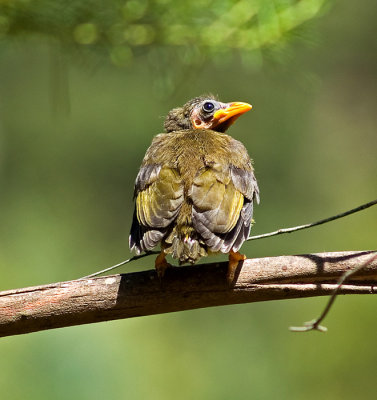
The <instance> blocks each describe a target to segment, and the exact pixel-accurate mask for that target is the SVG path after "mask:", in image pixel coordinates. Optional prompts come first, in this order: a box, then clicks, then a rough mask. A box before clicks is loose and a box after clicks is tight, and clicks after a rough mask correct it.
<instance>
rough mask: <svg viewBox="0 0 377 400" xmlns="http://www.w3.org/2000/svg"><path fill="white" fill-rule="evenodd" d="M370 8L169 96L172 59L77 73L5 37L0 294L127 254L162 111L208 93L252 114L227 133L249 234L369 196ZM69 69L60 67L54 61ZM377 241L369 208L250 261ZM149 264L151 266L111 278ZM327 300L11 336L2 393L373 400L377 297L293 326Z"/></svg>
mask: <svg viewBox="0 0 377 400" xmlns="http://www.w3.org/2000/svg"><path fill="white" fill-rule="evenodd" d="M376 12H377V6H376V3H374V2H368V1H363V2H358V3H355V2H353V1H350V0H347V1H342V2H340V1H337V2H334V3H332V7H331V9H328V10H327V12H326V13H324V14H323V15H319V16H317V17H316V18H314V19H312V20H310V21H308V22H306V23H305V24H304V28H305V29H303V30H301V31H300V32H299V33H297V36H298V38H293V39H292V41H291V42H290V44H289V45H288V46H286V47H284V48H282V49H280V50H279V55H278V56H277V57H276V55H274V56H272V55H271V57H270V56H269V53H268V52H259V51H255V52H251V53H249V56H250V60H251V62H248V61H247V57H243V56H240V55H239V54H238V55H234V56H229V54H228V55H227V56H226V57H225V56H224V57H221V56H219V55H217V56H214V57H213V59H211V57H209V58H208V59H207V60H206V62H205V63H203V65H202V66H201V67H198V66H195V68H194V67H192V66H189V67H187V75H186V73H184V74H183V75H184V77H186V78H185V79H183V80H179V79H177V80H176V81H173V83H172V85H173V87H174V86H175V88H176V90H171V86H169V85H166V82H165V83H164V77H165V78H166V76H169V74H170V70H169V69H171V70H172V71H171V73H172V76H176V75H177V74H176V72H177V71H175V68H181V66H180V64H178V65H175V64H174V63H173V64H169V65H168V69H167V71H165V72H162V73H161V72H159V73H155V72H153V73H152V72H151V68H150V65H148V62H150V61H148V57H149V56H147V55H141V56H140V58H136V59H135V61H134V62H133V63H132V64H130V65H129V66H125V67H123V68H116V67H114V66H113V65H110V63H108V62H107V61H105V60H104V61H103V62H101V63H100V62H98V61H96V62H95V63H94V64H91V63H87V64H86V63H84V62H80V61H78V62H77V60H74V58H73V57H71V55H66V53H65V52H64V51H63V50H59V49H58V48H57V47H55V46H54V45H51V43H50V42H47V41H46V40H45V39H43V38H38V37H36V38H35V37H34V38H31V39H28V38H27V39H25V40H21V41H5V42H3V43H2V45H1V53H0V57H1V63H0V82H1V85H0V276H1V280H0V289H1V290H6V289H11V288H17V287H24V286H32V285H39V284H44V283H50V282H56V281H63V280H70V279H75V278H78V277H81V276H84V275H88V274H90V273H93V272H95V271H97V270H99V269H102V268H105V267H107V266H110V265H112V264H115V263H117V262H120V261H122V260H123V259H126V258H128V257H129V256H130V253H129V250H128V232H129V228H130V223H131V217H132V211H133V203H132V192H133V182H134V179H135V177H136V174H137V171H138V168H139V165H140V163H141V160H142V158H143V155H144V153H145V150H146V148H147V147H148V146H149V144H150V142H151V139H152V137H153V136H154V135H155V134H157V133H160V132H161V131H162V124H163V118H164V116H165V115H166V113H167V112H168V111H169V110H170V109H171V108H173V107H175V106H177V105H181V104H183V103H185V102H186V101H187V100H188V99H190V98H191V97H194V96H197V95H199V94H202V93H207V92H212V93H215V94H217V95H218V96H219V98H220V99H221V100H222V101H246V102H249V103H251V104H253V110H252V111H251V112H250V113H248V114H246V115H245V116H243V117H242V118H240V119H239V120H238V121H237V123H236V124H235V125H234V126H233V127H232V128H231V129H230V130H229V133H230V134H231V135H233V136H234V137H235V138H237V139H239V140H241V141H242V142H243V143H244V144H245V146H246V147H247V149H248V150H249V153H250V155H251V157H252V158H253V159H254V161H255V169H256V176H257V178H258V181H259V186H260V190H261V204H260V205H259V206H258V207H256V209H255V220H256V224H255V226H254V228H253V231H252V234H259V233H264V232H269V231H271V230H275V229H278V228H280V227H288V226H294V225H298V224H302V223H306V222H312V221H316V220H317V219H321V218H324V217H327V216H330V215H333V214H337V213H339V212H342V211H345V210H347V209H350V208H353V207H356V206H357V205H359V204H362V203H365V202H367V201H370V200H373V199H374V198H376V193H377V191H376V189H377V184H376V182H377V156H376V149H377V135H376V127H377V118H376V88H377V87H376V86H377V85H376V68H377V57H376V55H377V45H376V40H375V37H376V29H375V16H376ZM0 22H1V21H0ZM0 25H1V24H0ZM157 50H158V49H157ZM171 51H172V52H173V53H174V50H171ZM60 57H63V59H64V60H65V61H64V63H65V64H64V65H65V67H63V68H61V67H56V66H54V65H55V63H56V61H59V59H60ZM177 57H179V54H178V53H177ZM173 59H174V57H173ZM245 60H246V61H245ZM180 72H182V71H180ZM64 74H66V77H64ZM376 232H377V209H373V208H372V209H369V210H367V211H364V212H362V213H358V214H355V215H353V216H350V217H347V218H344V219H342V220H339V221H336V222H333V223H330V224H327V225H323V226H321V227H317V228H313V229H310V230H307V231H303V232H300V233H295V234H291V235H286V236H279V237H276V238H271V239H264V240H260V241H253V242H249V243H246V244H245V245H244V246H243V248H242V250H243V251H244V252H245V253H246V254H247V256H248V257H264V256H273V255H283V254H298V253H308V252H322V251H341V250H368V249H376ZM219 259H225V256H224V257H219ZM152 265H153V260H152V259H151V258H144V259H143V260H140V261H139V262H136V263H134V264H132V265H129V267H127V268H124V269H123V270H120V271H119V272H127V271H131V270H142V269H149V268H151V267H152ZM325 302H326V299H324V298H316V299H302V300H290V301H284V302H270V303H260V304H246V305H237V306H227V307H218V308H209V309H203V310H195V311H186V312H182V313H172V314H167V315H159V316H151V317H144V318H136V319H132V320H122V321H114V322H108V323H100V324H94V325H88V326H79V327H72V328H64V329H59V330H55V331H46V332H40V333H34V334H29V335H25V336H19V337H17V336H16V337H9V338H4V339H1V341H0V354H1V361H0V388H1V392H2V393H7V396H8V397H7V398H9V399H24V398H28V399H44V398H51V397H53V398H55V399H66V398H77V399H99V398H104V397H106V398H109V399H120V398H130V399H176V398H180V399H193V398H196V399H229V398H266V399H275V398H281V399H288V398H289V399H292V398H293V399H295V398H306V399H317V398H321V399H323V400H326V399H331V400H334V399H342V400H344V399H354V398H355V397H356V396H357V397H358V398H363V399H372V398H374V396H375V385H374V379H375V371H376V368H377V362H376V359H377V350H376V346H375V345H374V342H375V338H376V329H377V323H376V319H375V303H376V301H375V298H374V297H372V296H365V297H363V296H348V297H347V296H346V297H340V298H339V299H338V300H337V301H336V304H335V307H334V308H333V310H332V311H331V313H330V315H329V317H328V318H327V320H326V321H325V325H326V326H327V327H328V328H329V332H328V333H327V334H321V333H318V332H311V333H307V334H295V333H291V332H289V331H288V329H287V328H288V326H290V325H299V324H301V323H302V322H304V321H307V320H310V319H312V318H313V317H315V316H317V315H318V314H319V312H320V310H321V309H322V307H323V306H324V304H325Z"/></svg>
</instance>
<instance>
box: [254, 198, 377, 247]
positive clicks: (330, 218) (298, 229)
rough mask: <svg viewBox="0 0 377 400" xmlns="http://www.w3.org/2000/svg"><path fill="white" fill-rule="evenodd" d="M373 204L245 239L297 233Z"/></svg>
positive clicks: (375, 202)
mask: <svg viewBox="0 0 377 400" xmlns="http://www.w3.org/2000/svg"><path fill="white" fill-rule="evenodd" d="M375 204H377V199H376V200H373V201H370V202H369V203H365V204H363V205H361V206H359V207H356V208H353V209H352V210H349V211H346V212H344V213H341V214H338V215H334V216H333V217H329V218H325V219H321V220H320V221H317V222H313V223H311V224H305V225H298V226H293V227H292V228H283V229H278V230H277V231H274V232H269V233H264V234H262V235H256V236H250V237H248V238H247V239H246V241H249V240H257V239H264V238H266V237H271V236H277V235H281V234H283V233H291V232H297V231H300V230H302V229H307V228H312V227H313V226H317V225H322V224H325V223H326V222H330V221H335V220H336V219H339V218H342V217H346V216H347V215H351V214H354V213H356V212H358V211H362V210H365V209H366V208H369V207H372V206H374V205H375Z"/></svg>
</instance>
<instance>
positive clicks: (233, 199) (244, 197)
mask: <svg viewBox="0 0 377 400" xmlns="http://www.w3.org/2000/svg"><path fill="white" fill-rule="evenodd" d="M189 196H190V198H191V200H192V202H193V224H194V227H195V229H196V230H197V232H198V233H200V235H201V236H202V237H203V239H204V241H205V243H206V244H207V246H208V247H209V248H210V250H212V251H222V252H223V253H228V252H229V251H230V250H233V251H238V249H239V248H240V247H241V245H242V243H243V242H244V241H245V240H246V239H247V237H248V235H249V232H250V226H251V220H252V216H253V200H257V201H259V190H258V185H257V182H256V179H255V176H254V173H253V170H252V167H251V164H250V163H247V164H245V167H244V168H239V167H236V166H234V165H232V164H228V165H227V166H225V167H224V166H221V165H220V164H218V165H216V164H215V165H212V166H210V167H206V168H203V169H202V170H200V171H199V172H198V174H197V176H196V177H195V179H194V181H193V185H192V188H191V191H190V193H189Z"/></svg>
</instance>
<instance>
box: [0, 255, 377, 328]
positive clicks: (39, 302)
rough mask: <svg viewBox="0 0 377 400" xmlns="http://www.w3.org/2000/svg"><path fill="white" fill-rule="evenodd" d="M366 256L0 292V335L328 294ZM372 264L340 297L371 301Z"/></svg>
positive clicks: (285, 259) (217, 266)
mask: <svg viewBox="0 0 377 400" xmlns="http://www.w3.org/2000/svg"><path fill="white" fill-rule="evenodd" d="M370 254H371V252H370V251H362V252H360V251H358V252H338V253H320V254H304V255H298V256H280V257H267V258H259V259H258V258H257V259H250V260H245V261H244V262H243V263H242V265H240V266H239V268H238V270H237V271H236V274H235V278H234V281H233V283H232V284H231V285H230V286H229V284H228V283H227V280H226V272H227V263H214V264H203V265H196V266H190V267H179V268H171V269H168V270H167V272H166V275H165V276H164V278H163V280H162V282H160V281H159V280H158V279H157V277H156V273H155V271H154V270H151V271H145V272H137V273H130V274H124V275H111V276H105V277H99V278H94V279H81V280H76V281H69V282H60V283H55V284H50V285H43V286H37V287H30V288H24V289H16V290H9V291H5V292H0V336H9V335H17V334H22V333H28V332H36V331H41V330H45V329H53V328H60V327H66V326H72V325H80V324H89V323H93V322H100V321H109V320H114V319H120V318H130V317H137V316H144V315H152V314H161V313H168V312H174V311H183V310H190V309H196V308H203V307H213V306H219V305H227V304H240V303H249V302H257V301H267V300H279V299H291V298H298V297H311V296H324V295H329V294H331V293H332V292H333V290H334V289H335V288H336V287H337V281H338V279H339V277H340V276H342V274H343V273H344V272H346V271H348V270H351V269H354V268H355V267H357V266H359V265H361V264H362V263H365V262H366V261H367V260H368V259H369V258H370ZM376 290H377V260H376V259H375V260H373V261H372V262H371V263H370V264H368V266H366V267H365V268H363V269H362V270H361V271H360V270H359V271H357V272H356V273H355V274H354V275H353V276H352V278H351V279H350V280H349V281H347V282H346V283H345V284H343V285H342V286H341V288H340V289H339V294H356V293H358V294H373V293H376Z"/></svg>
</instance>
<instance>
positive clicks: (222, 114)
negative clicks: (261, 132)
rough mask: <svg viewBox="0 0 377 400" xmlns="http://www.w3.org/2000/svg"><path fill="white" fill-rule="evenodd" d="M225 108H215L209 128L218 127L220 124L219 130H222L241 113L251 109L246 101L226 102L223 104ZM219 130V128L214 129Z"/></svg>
mask: <svg viewBox="0 0 377 400" xmlns="http://www.w3.org/2000/svg"><path fill="white" fill-rule="evenodd" d="M225 106H226V107H225V108H220V110H217V111H216V112H215V114H214V115H213V118H212V121H211V122H212V123H211V128H212V129H214V128H219V127H220V126H219V125H221V128H222V129H221V131H222V132H224V131H225V130H226V129H227V128H228V127H229V126H230V125H231V124H233V122H234V121H235V120H236V119H237V118H238V117H239V116H241V115H242V114H244V113H245V112H247V111H249V110H251V109H252V107H253V106H252V105H251V104H248V103H241V102H235V103H228V104H225ZM216 130H219V129H216Z"/></svg>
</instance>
